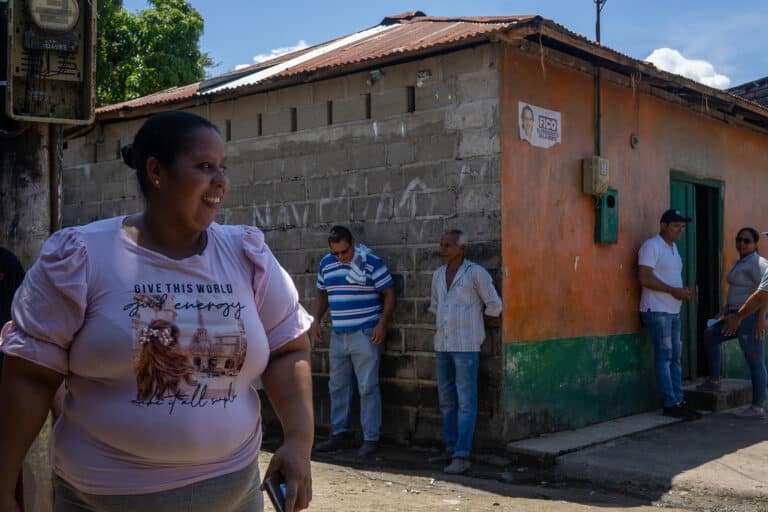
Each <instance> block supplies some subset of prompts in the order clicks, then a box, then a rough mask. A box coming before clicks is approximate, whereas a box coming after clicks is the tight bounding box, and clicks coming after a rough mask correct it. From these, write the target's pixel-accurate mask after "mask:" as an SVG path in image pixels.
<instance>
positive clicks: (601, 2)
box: [594, 0, 608, 156]
mask: <svg viewBox="0 0 768 512" xmlns="http://www.w3.org/2000/svg"><path fill="white" fill-rule="evenodd" d="M607 1H608V0H594V2H595V15H596V19H595V38H596V40H597V43H598V44H600V13H601V12H602V10H603V7H605V3H606V2H607ZM601 101H602V100H601V97H600V66H599V65H597V64H595V155H597V156H601V154H602V151H603V147H602V145H603V144H602V143H603V140H602V139H603V135H602V127H601V123H600V120H601V118H602V115H603V113H602V110H601V106H600V103H601Z"/></svg>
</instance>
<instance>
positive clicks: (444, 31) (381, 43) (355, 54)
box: [96, 11, 540, 115]
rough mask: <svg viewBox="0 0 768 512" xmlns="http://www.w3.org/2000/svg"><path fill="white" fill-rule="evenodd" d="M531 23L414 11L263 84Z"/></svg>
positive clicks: (214, 81) (178, 96)
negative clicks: (436, 14) (434, 14)
mask: <svg viewBox="0 0 768 512" xmlns="http://www.w3.org/2000/svg"><path fill="white" fill-rule="evenodd" d="M534 18H538V17H536V16H532V15H523V16H477V17H437V16H425V15H424V14H423V13H421V12H419V11H412V12H407V13H403V14H399V15H395V16H388V17H386V18H384V20H382V23H381V24H380V25H398V26H395V27H391V28H390V30H385V31H380V32H376V33H373V34H372V35H370V36H369V37H366V38H364V39H361V40H356V41H353V42H351V43H350V44H347V45H344V46H342V47H340V48H336V49H334V50H333V51H330V52H327V53H321V54H320V55H319V56H316V57H314V58H311V59H309V60H307V61H304V62H301V63H300V64H298V65H296V66H292V67H289V68H288V69H283V70H280V71H279V72H277V73H274V74H271V75H270V76H269V77H268V78H267V79H265V80H264V81H266V80H269V81H273V80H278V79H282V78H287V77H290V76H294V75H300V74H305V73H312V72H316V71H320V70H325V69H333V68H339V67H344V66H347V65H350V64H357V63H363V62H366V61H370V62H373V61H376V60H379V59H382V58H386V57H390V56H396V55H403V56H405V55H407V54H409V53H414V52H417V51H421V50H424V49H428V48H435V49H437V48H439V47H441V46H448V45H453V44H455V43H460V42H461V41H472V40H488V39H489V38H490V37H491V36H492V35H493V34H496V33H498V32H501V31H503V30H506V29H509V28H511V27H513V26H515V25H516V24H518V23H520V22H524V21H527V20H531V19H534ZM538 19H540V18H538ZM372 28H376V27H372ZM369 30H370V29H369ZM352 35H354V34H352ZM345 37H350V36H345ZM342 39H344V38H338V39H335V40H332V41H328V42H326V43H322V44H320V45H316V46H313V47H311V48H305V49H302V50H299V51H297V52H293V53H291V54H288V55H282V56H280V57H277V58H275V59H270V60H268V61H265V62H262V63H259V64H255V65H253V66H249V67H247V68H242V69H239V70H236V71H230V72H228V73H224V74H222V75H217V76H215V77H212V78H209V79H206V80H204V81H202V82H197V83H194V84H190V85H187V86H183V87H176V88H173V89H168V90H166V91H161V92H158V93H155V94H150V95H148V96H144V97H142V98H136V99H133V100H129V101H125V102H122V103H116V104H113V105H108V106H105V107H100V108H98V109H97V110H96V113H97V115H98V114H106V113H114V112H115V111H118V110H136V109H140V108H142V107H146V106H149V105H157V104H164V103H172V102H176V101H180V100H185V99H191V98H193V97H195V96H197V95H200V94H205V92H206V89H216V90H217V91H218V90H231V89H237V87H227V86H226V84H227V83H228V82H232V83H234V82H236V81H238V80H241V79H242V78H243V77H246V76H247V75H248V74H249V73H260V72H263V71H264V70H266V69H268V68H270V67H272V66H277V65H280V64H283V63H286V62H288V61H290V60H291V59H294V58H296V57H299V56H301V55H304V54H307V53H309V52H311V51H313V50H318V49H321V48H323V47H324V46H327V45H331V44H333V43H336V42H338V41H340V40H342ZM259 82H261V81H259ZM259 82H256V83H259ZM252 85H254V83H247V84H246V85H242V86H241V87H247V86H252Z"/></svg>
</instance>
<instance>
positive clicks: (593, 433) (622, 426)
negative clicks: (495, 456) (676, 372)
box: [506, 409, 681, 466]
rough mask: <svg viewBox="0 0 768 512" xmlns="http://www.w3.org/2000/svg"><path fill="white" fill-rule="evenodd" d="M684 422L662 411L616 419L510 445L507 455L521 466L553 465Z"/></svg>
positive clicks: (543, 435) (508, 445)
mask: <svg viewBox="0 0 768 512" xmlns="http://www.w3.org/2000/svg"><path fill="white" fill-rule="evenodd" d="M679 421H681V420H680V419H679V418H669V417H667V416H662V415H661V410H660V409H659V410H657V411H651V412H646V413H642V414H635V415H633V416H625V417H623V418H616V419H614V420H610V421H604V422H602V423H596V424H594V425H589V426H586V427H584V428H579V429H575V430H565V431H562V432H555V433H552V434H542V435H541V436H539V437H532V438H529V439H523V440H521V441H514V442H511V443H509V444H507V453H506V454H507V456H509V457H510V458H512V459H513V460H515V461H516V462H521V463H532V464H541V465H545V466H548V465H552V464H554V463H555V459H557V457H559V456H561V455H564V454H566V453H571V452H575V451H577V450H581V449H584V448H587V447H589V446H594V445H596V444H601V443H605V442H607V441H611V440H613V439H617V438H620V437H624V436H628V435H630V434H636V433H637V432H642V431H644V430H651V429H654V428H659V427H663V426H665V425H669V424H672V423H677V422H679Z"/></svg>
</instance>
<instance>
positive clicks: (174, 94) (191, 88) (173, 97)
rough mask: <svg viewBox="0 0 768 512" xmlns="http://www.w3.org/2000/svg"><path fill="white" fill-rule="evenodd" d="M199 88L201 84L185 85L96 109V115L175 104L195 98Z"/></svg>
mask: <svg viewBox="0 0 768 512" xmlns="http://www.w3.org/2000/svg"><path fill="white" fill-rule="evenodd" d="M199 88H200V82H195V83H193V84H189V85H183V86H181V87H173V88H171V89H166V90H164V91H160V92H156V93H154V94H150V95H148V96H142V97H141V98H135V99H132V100H128V101H123V102H122V103H115V104H113V105H107V106H105V107H99V108H97V109H96V114H105V113H107V112H114V111H116V110H132V109H138V108H141V107H144V106H147V105H158V104H162V103H174V102H176V101H179V100H183V99H187V98H191V97H193V96H194V95H195V94H197V91H198V89H199Z"/></svg>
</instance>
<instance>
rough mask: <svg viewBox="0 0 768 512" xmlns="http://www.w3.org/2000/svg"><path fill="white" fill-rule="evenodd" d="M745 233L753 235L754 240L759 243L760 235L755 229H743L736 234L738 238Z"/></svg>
mask: <svg viewBox="0 0 768 512" xmlns="http://www.w3.org/2000/svg"><path fill="white" fill-rule="evenodd" d="M744 231H746V232H747V233H749V234H750V235H752V240H754V241H755V243H757V241H758V240H760V233H758V232H757V230H756V229H755V228H741V229H740V230H739V232H738V233H736V236H737V237H738V236H739V235H740V234H742V233H743V232H744Z"/></svg>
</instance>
